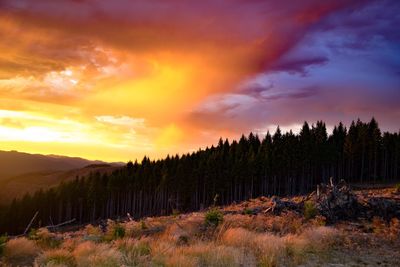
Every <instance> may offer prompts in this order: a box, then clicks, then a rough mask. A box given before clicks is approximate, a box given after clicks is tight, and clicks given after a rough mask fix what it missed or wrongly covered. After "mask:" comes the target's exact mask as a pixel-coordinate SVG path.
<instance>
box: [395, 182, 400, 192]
mask: <svg viewBox="0 0 400 267" xmlns="http://www.w3.org/2000/svg"><path fill="white" fill-rule="evenodd" d="M394 187H395V188H396V191H397V192H398V193H400V183H398V184H396V185H395V186H394Z"/></svg>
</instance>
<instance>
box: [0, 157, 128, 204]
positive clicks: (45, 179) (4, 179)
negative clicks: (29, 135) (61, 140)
mask: <svg viewBox="0 0 400 267" xmlns="http://www.w3.org/2000/svg"><path fill="white" fill-rule="evenodd" d="M122 164H123V163H120V162H118V163H107V162H104V161H99V160H87V159H83V158H78V157H67V156H59V155H41V154H29V153H23V152H18V151H1V150H0V204H1V203H4V202H9V201H10V200H12V199H13V198H14V197H22V196H23V195H24V194H25V193H26V192H34V191H36V190H38V189H41V188H43V189H44V188H48V187H52V186H56V185H58V184H59V183H60V182H61V181H67V180H70V179H74V178H75V177H76V176H85V175H88V174H89V173H90V172H92V171H93V172H97V171H98V172H101V173H104V172H107V173H109V172H111V171H112V170H114V169H116V168H119V166H121V165H122Z"/></svg>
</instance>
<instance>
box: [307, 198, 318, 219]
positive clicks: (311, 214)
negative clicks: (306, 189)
mask: <svg viewBox="0 0 400 267" xmlns="http://www.w3.org/2000/svg"><path fill="white" fill-rule="evenodd" d="M317 214H318V210H317V208H316V207H315V204H314V203H313V202H312V201H306V202H305V203H304V217H305V218H306V219H307V220H310V219H313V218H315V216H317Z"/></svg>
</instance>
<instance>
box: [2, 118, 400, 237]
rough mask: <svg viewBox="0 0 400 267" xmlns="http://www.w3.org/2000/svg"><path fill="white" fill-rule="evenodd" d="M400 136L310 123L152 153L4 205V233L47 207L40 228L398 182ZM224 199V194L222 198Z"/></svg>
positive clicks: (371, 125) (358, 126)
mask: <svg viewBox="0 0 400 267" xmlns="http://www.w3.org/2000/svg"><path fill="white" fill-rule="evenodd" d="M399 171H400V135H399V133H389V132H385V133H382V132H381V130H380V129H379V126H378V123H377V122H376V120H375V119H372V120H371V121H370V122H368V123H364V122H362V121H360V120H357V121H356V122H354V121H353V122H352V123H351V125H350V126H349V128H347V127H345V126H344V125H343V124H342V123H339V124H338V125H337V126H335V127H334V129H333V132H332V134H330V135H328V133H327V129H326V124H325V123H324V122H322V121H318V122H317V123H316V124H315V125H311V126H310V125H309V124H308V123H307V122H305V123H304V125H303V126H302V129H301V131H300V132H299V134H294V133H293V132H292V131H289V132H287V133H282V132H281V130H280V129H279V127H278V128H277V130H276V132H275V133H273V134H270V133H267V134H266V135H265V136H263V137H262V138H260V137H259V136H258V135H255V134H253V133H250V134H249V135H248V136H244V135H243V136H242V137H241V138H240V139H239V140H238V141H236V140H234V141H232V142H230V141H228V140H222V139H220V140H219V142H218V145H217V146H211V147H207V148H206V149H204V150H199V151H197V152H193V153H189V154H185V155H182V156H179V155H175V156H167V157H166V158H165V159H162V160H150V159H149V158H148V157H144V158H143V160H142V161H141V162H129V163H128V164H126V166H124V167H121V168H120V169H118V170H116V171H114V172H113V173H112V174H109V175H107V174H99V173H91V174H90V175H89V176H88V177H77V178H76V179H75V180H74V181H71V182H66V183H63V184H61V185H59V186H58V187H55V188H51V189H49V190H46V191H42V190H40V191H38V192H36V193H35V194H33V195H29V194H27V195H25V196H24V197H23V198H22V199H18V200H14V201H13V202H12V203H11V204H10V205H8V206H4V207H1V208H0V229H1V232H8V233H21V232H23V230H24V228H25V227H26V225H27V224H28V222H29V221H30V219H31V217H32V215H33V214H34V213H35V212H36V211H39V215H38V218H37V220H36V221H35V223H34V225H33V226H34V227H38V226H45V225H49V224H57V223H60V222H63V221H67V220H71V219H76V221H77V222H78V223H87V222H94V221H96V220H98V219H105V218H118V217H125V216H126V214H127V213H130V214H131V215H132V216H133V217H134V218H141V217H144V216H154V215H167V214H171V213H172V212H177V211H178V212H186V211H194V210H199V209H202V208H205V207H208V206H210V205H212V204H213V203H214V201H215V200H216V201H217V204H218V205H225V204H230V203H232V202H238V201H242V200H245V199H249V198H254V197H258V196H261V195H267V196H268V195H296V194H305V193H307V192H310V191H311V190H313V189H314V188H315V186H316V185H317V184H319V183H327V182H328V181H329V179H330V177H333V179H334V180H335V181H339V180H341V179H344V180H345V181H346V182H349V183H367V182H380V183H383V182H393V181H395V180H398V179H399ZM216 196H217V197H216Z"/></svg>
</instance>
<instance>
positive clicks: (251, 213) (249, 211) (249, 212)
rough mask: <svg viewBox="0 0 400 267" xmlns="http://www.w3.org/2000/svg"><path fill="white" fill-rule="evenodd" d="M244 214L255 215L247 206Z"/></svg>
mask: <svg viewBox="0 0 400 267" xmlns="http://www.w3.org/2000/svg"><path fill="white" fill-rule="evenodd" d="M243 214H245V215H253V210H251V209H248V208H246V209H244V211H243Z"/></svg>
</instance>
